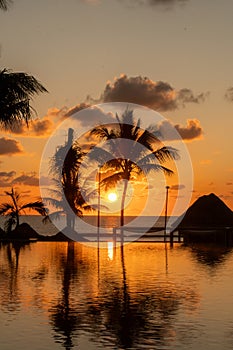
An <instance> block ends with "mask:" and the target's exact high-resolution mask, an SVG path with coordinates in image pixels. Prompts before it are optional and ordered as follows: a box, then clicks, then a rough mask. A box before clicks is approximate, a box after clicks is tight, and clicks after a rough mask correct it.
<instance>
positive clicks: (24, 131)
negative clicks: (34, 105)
mask: <svg viewBox="0 0 233 350" xmlns="http://www.w3.org/2000/svg"><path fill="white" fill-rule="evenodd" d="M53 127H54V121H53V120H51V119H49V117H48V116H47V115H46V116H45V117H43V118H41V119H39V118H36V119H34V120H31V121H30V122H29V125H28V127H27V125H25V124H18V125H17V124H16V125H14V126H13V127H12V128H11V130H10V133H11V134H12V133H13V134H15V135H20V136H23V137H46V136H48V135H49V134H50V133H51V132H52V130H53Z"/></svg>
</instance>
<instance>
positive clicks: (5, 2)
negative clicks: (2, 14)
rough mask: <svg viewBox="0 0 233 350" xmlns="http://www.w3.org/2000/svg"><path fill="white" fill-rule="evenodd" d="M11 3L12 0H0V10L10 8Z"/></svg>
mask: <svg viewBox="0 0 233 350" xmlns="http://www.w3.org/2000/svg"><path fill="white" fill-rule="evenodd" d="M11 3H12V1H11V0H0V10H4V11H6V10H8V7H9V5H10V4H11Z"/></svg>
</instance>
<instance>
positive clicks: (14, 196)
mask: <svg viewBox="0 0 233 350" xmlns="http://www.w3.org/2000/svg"><path fill="white" fill-rule="evenodd" d="M5 194H6V195H7V196H9V197H10V198H11V201H10V202H9V203H2V204H1V205H0V215H3V216H6V217H7V220H6V222H5V230H6V231H7V232H10V231H11V230H12V227H13V226H15V228H17V227H18V226H19V217H20V215H21V214H25V211H26V210H33V211H36V212H37V213H39V214H40V215H42V216H44V217H47V215H48V211H47V209H46V208H45V206H44V204H43V202H42V201H39V200H38V201H35V202H29V203H26V204H23V203H21V196H20V194H19V193H18V192H17V191H15V190H14V188H12V189H11V191H5Z"/></svg>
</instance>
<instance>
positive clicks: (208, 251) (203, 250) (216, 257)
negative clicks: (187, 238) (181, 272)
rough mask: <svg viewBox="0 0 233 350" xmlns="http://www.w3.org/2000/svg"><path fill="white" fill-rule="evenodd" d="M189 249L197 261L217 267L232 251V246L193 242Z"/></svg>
mask: <svg viewBox="0 0 233 350" xmlns="http://www.w3.org/2000/svg"><path fill="white" fill-rule="evenodd" d="M191 251H192V254H193V256H194V257H195V259H196V260H197V262H198V263H200V264H204V265H206V266H208V267H212V268H214V267H216V268H217V267H219V266H220V265H221V264H223V263H224V262H225V261H226V260H227V258H228V256H229V255H230V253H231V252H232V248H229V247H224V246H218V245H210V244H207V245H205V244H195V245H193V246H192V247H191Z"/></svg>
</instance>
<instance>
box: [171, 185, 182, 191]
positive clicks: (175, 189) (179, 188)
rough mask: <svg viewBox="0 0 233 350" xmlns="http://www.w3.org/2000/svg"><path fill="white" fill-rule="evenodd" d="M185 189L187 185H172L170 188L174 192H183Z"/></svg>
mask: <svg viewBox="0 0 233 350" xmlns="http://www.w3.org/2000/svg"><path fill="white" fill-rule="evenodd" d="M184 188H185V185H182V184H181V185H178V184H177V185H172V186H170V190H172V191H178V190H183V189H184Z"/></svg>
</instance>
